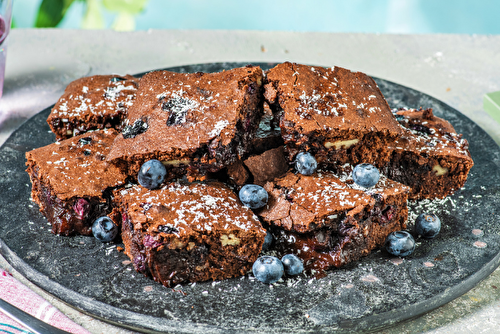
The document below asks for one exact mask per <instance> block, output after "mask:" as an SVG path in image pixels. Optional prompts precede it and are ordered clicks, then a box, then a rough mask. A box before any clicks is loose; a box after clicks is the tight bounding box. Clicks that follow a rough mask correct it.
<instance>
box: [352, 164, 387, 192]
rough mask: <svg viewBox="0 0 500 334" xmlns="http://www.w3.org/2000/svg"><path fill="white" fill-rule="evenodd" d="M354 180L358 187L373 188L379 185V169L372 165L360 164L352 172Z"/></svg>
mask: <svg viewBox="0 0 500 334" xmlns="http://www.w3.org/2000/svg"><path fill="white" fill-rule="evenodd" d="M352 178H353V180H354V182H355V183H356V184H357V185H360V186H362V187H365V188H371V187H373V186H374V185H376V184H377V182H378V179H379V178H380V172H379V171H378V169H377V167H375V166H373V165H370V164H359V165H357V166H356V167H354V170H353V171H352Z"/></svg>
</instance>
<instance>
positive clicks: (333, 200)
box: [257, 165, 409, 276]
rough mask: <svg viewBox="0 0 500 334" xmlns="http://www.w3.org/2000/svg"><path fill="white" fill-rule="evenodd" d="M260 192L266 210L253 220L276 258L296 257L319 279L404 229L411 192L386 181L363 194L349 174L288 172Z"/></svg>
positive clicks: (365, 253)
mask: <svg viewBox="0 0 500 334" xmlns="http://www.w3.org/2000/svg"><path fill="white" fill-rule="evenodd" d="M350 169H352V167H351V166H348V165H346V166H343V170H344V171H349V170H350ZM264 188H265V189H266V190H267V191H268V194H269V201H268V206H267V207H265V208H264V209H262V210H260V211H257V214H258V215H259V216H260V218H261V219H262V220H263V221H264V223H265V224H266V225H267V226H268V228H269V230H270V231H271V233H272V234H273V236H274V246H273V249H274V250H276V251H277V252H278V253H279V254H280V256H281V255H284V254H287V253H294V254H296V255H297V256H298V257H300V258H301V259H302V260H303V261H304V266H305V268H306V270H308V271H310V272H311V273H313V274H316V275H318V276H322V275H323V274H324V271H325V270H327V269H329V268H331V267H340V266H342V265H344V264H346V263H349V262H352V261H355V260H358V259H359V258H360V257H362V256H365V255H368V254H369V253H370V252H371V251H372V250H373V249H375V248H377V247H380V246H382V245H383V243H384V242H385V238H386V237H387V235H388V234H389V233H391V232H393V231H396V230H401V229H403V228H405V227H406V220H407V216H408V208H407V204H406V203H407V198H408V192H409V188H408V187H406V186H404V185H402V184H400V183H397V182H394V181H391V180H389V179H387V178H386V177H384V176H382V177H381V178H380V180H379V182H378V183H377V184H376V185H375V186H374V187H372V188H369V189H365V188H363V187H360V186H357V185H356V184H354V183H353V181H352V177H351V175H350V172H345V173H344V174H341V175H339V176H336V175H335V174H333V173H331V172H324V171H319V172H317V173H315V174H313V175H311V176H304V175H300V174H294V173H293V172H288V173H287V174H286V175H285V176H283V177H282V178H279V179H276V180H275V181H274V182H268V183H267V184H266V185H265V187H264Z"/></svg>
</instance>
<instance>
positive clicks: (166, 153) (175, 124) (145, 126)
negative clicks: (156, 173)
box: [108, 66, 263, 181]
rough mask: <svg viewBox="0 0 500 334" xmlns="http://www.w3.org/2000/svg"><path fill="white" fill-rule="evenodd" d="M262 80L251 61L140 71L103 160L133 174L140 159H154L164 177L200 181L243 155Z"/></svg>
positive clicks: (258, 104) (253, 125) (259, 101)
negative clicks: (215, 68) (219, 68)
mask: <svg viewBox="0 0 500 334" xmlns="http://www.w3.org/2000/svg"><path fill="white" fill-rule="evenodd" d="M262 81H263V73H262V70H261V69H260V67H254V66H247V67H242V68H236V69H232V70H228V71H223V72H219V73H201V72H198V73H174V72H168V71H154V72H150V73H148V74H146V75H144V76H143V77H142V78H141V81H140V88H139V91H138V92H137V99H136V103H134V105H133V106H132V107H131V108H130V110H129V112H128V116H127V120H126V123H127V126H125V128H124V130H123V132H122V134H120V135H118V136H117V138H116V140H115V142H114V144H113V147H112V149H111V153H110V155H109V156H108V160H109V161H110V162H112V163H114V164H116V165H117V166H119V167H120V168H121V169H122V170H123V171H124V172H125V173H127V174H128V175H130V176H132V177H136V175H137V172H138V171H139V168H140V166H141V165H142V164H143V163H144V162H145V161H147V160H150V159H158V160H160V161H162V162H163V163H164V164H165V166H166V167H167V171H168V174H167V181H168V180H172V179H176V178H181V177H182V176H184V175H187V176H188V179H189V180H190V181H192V180H193V179H198V180H203V179H204V178H205V177H206V175H207V174H208V173H213V172H217V171H219V170H221V169H223V168H224V167H226V166H229V165H231V164H232V163H234V162H236V161H237V160H238V159H240V158H243V157H244V156H245V154H246V152H247V149H248V146H249V142H250V140H251V138H252V137H253V135H254V133H255V131H256V129H257V127H258V126H259V122H260V118H261V116H262V98H261V96H262V93H261V89H262Z"/></svg>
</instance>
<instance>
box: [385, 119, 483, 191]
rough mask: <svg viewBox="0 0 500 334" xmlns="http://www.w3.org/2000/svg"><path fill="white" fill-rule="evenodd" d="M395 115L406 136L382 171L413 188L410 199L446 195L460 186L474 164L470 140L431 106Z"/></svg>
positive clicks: (397, 143)
mask: <svg viewBox="0 0 500 334" xmlns="http://www.w3.org/2000/svg"><path fill="white" fill-rule="evenodd" d="M394 114H395V115H396V117H397V118H398V120H399V123H400V124H401V125H402V127H403V128H404V135H403V136H402V137H401V138H399V139H398V140H396V141H395V142H394V144H393V146H392V147H391V149H393V153H392V158H391V161H390V163H388V164H387V165H386V166H385V167H383V168H382V169H381V171H382V172H383V173H384V174H385V175H386V176H387V177H389V178H391V179H393V180H395V181H398V182H400V183H403V184H405V185H407V186H409V187H411V188H412V190H411V193H410V195H409V197H410V198H411V199H422V198H444V197H446V196H448V195H450V194H452V193H453V192H455V191H456V190H457V189H460V188H461V187H462V186H463V185H464V184H465V181H466V180H467V176H468V173H469V170H470V169H471V168H472V166H473V165H474V162H473V161H472V158H471V156H470V153H469V151H468V148H469V144H468V142H467V140H465V139H464V138H462V135H460V134H457V133H456V131H455V129H454V128H453V126H452V125H451V124H450V123H449V122H448V121H446V120H444V119H442V118H439V117H436V116H434V114H433V112H432V109H399V110H394Z"/></svg>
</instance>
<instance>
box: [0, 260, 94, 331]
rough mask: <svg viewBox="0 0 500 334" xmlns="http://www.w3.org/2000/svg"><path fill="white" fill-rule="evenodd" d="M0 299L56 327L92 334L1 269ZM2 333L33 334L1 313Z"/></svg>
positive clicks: (0, 329) (0, 325) (0, 324)
mask: <svg viewBox="0 0 500 334" xmlns="http://www.w3.org/2000/svg"><path fill="white" fill-rule="evenodd" d="M0 297H1V298H2V299H3V300H5V301H7V302H8V303H10V304H11V305H14V306H16V307H17V308H19V309H21V310H23V311H24V312H26V313H29V314H31V315H32V316H34V317H36V318H38V319H40V320H42V321H44V322H46V323H48V324H50V325H52V326H54V327H57V328H60V329H62V330H65V331H67V332H69V333H75V334H80V333H81V334H90V332H89V331H87V330H86V329H85V328H83V327H81V326H80V325H77V324H76V323H74V322H73V321H72V320H71V319H69V318H68V317H67V316H65V315H64V314H62V313H61V312H60V311H59V310H58V309H56V308H55V307H54V306H52V305H51V304H49V302H47V301H46V300H45V299H43V298H42V297H40V296H39V295H37V294H36V293H34V292H33V291H32V290H30V289H29V288H28V287H27V286H25V285H23V284H22V283H21V282H19V281H18V280H16V279H15V278H14V277H12V275H11V274H10V273H8V272H6V271H5V270H2V269H0ZM0 333H16V334H17V333H32V332H31V331H29V330H28V329H27V328H25V327H23V326H22V325H21V324H19V323H17V322H16V321H14V320H12V319H11V318H9V317H7V316H6V315H5V314H3V313H2V312H1V311H0Z"/></svg>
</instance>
